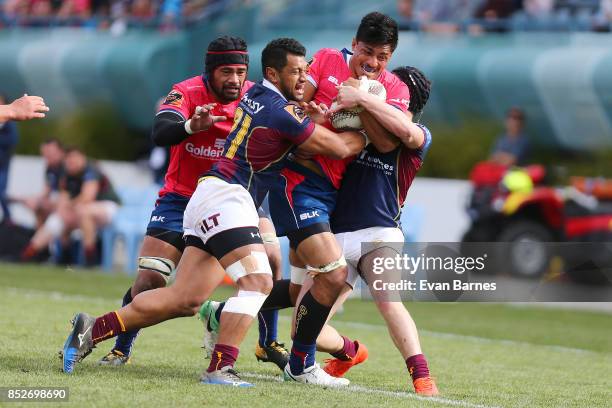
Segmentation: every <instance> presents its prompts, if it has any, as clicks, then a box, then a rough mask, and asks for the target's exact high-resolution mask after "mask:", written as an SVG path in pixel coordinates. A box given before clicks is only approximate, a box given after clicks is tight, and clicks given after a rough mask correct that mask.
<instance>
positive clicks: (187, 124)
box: [185, 119, 195, 135]
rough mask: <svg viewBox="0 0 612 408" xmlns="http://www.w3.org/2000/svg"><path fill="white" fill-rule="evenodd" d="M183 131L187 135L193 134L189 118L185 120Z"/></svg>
mask: <svg viewBox="0 0 612 408" xmlns="http://www.w3.org/2000/svg"><path fill="white" fill-rule="evenodd" d="M185 132H187V134H189V135H193V134H194V133H195V132H194V131H193V130H191V119H188V120H186V121H185Z"/></svg>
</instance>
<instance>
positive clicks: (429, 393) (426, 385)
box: [412, 377, 440, 397]
mask: <svg viewBox="0 0 612 408" xmlns="http://www.w3.org/2000/svg"><path fill="white" fill-rule="evenodd" d="M412 384H413V385H414V392H416V393H417V394H418V395H422V396H423V397H435V396H437V395H439V394H440V393H439V392H438V387H436V382H435V381H434V379H433V378H431V377H421V378H417V379H416V380H413V381H412Z"/></svg>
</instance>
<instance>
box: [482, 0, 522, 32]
mask: <svg viewBox="0 0 612 408" xmlns="http://www.w3.org/2000/svg"><path fill="white" fill-rule="evenodd" d="M519 9H520V4H518V2H517V1H516V0H485V1H484V2H483V3H482V4H481V5H480V7H478V9H477V10H476V13H475V14H474V17H475V18H476V19H478V20H480V22H481V24H482V25H481V27H482V29H484V30H485V31H495V32H504V31H507V30H508V28H507V26H506V25H505V24H504V21H505V20H506V19H508V18H509V17H510V16H511V15H512V14H514V12H515V11H517V10H519Z"/></svg>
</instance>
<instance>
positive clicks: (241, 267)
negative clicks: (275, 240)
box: [226, 251, 272, 295]
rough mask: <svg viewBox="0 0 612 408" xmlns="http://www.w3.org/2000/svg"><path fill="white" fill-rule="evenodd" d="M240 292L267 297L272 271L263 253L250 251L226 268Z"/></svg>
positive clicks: (270, 288)
mask: <svg viewBox="0 0 612 408" xmlns="http://www.w3.org/2000/svg"><path fill="white" fill-rule="evenodd" d="M226 272H227V274H228V275H229V276H230V277H231V278H232V280H233V281H234V282H236V283H237V284H238V288H239V289H240V290H245V291H255V292H259V293H263V294H265V295H267V294H268V293H270V291H271V290H272V269H271V268H270V263H269V262H268V257H267V255H266V253H265V252H262V251H252V252H251V253H250V254H249V255H247V256H245V257H244V258H242V259H240V260H239V261H236V262H234V263H233V264H231V265H230V266H228V267H227V268H226Z"/></svg>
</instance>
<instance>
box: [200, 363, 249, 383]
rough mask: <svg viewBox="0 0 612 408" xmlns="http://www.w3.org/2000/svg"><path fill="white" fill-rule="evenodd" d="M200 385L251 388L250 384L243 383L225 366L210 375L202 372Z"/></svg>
mask: <svg viewBox="0 0 612 408" xmlns="http://www.w3.org/2000/svg"><path fill="white" fill-rule="evenodd" d="M200 383H202V384H215V385H229V386H232V387H252V386H253V384H251V383H250V382H246V381H243V380H242V379H241V378H240V376H239V375H238V373H237V372H236V371H235V370H234V369H233V368H232V367H230V366H225V367H223V368H221V369H220V370H216V371H213V372H212V373H209V372H204V374H202V376H201V377H200Z"/></svg>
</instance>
